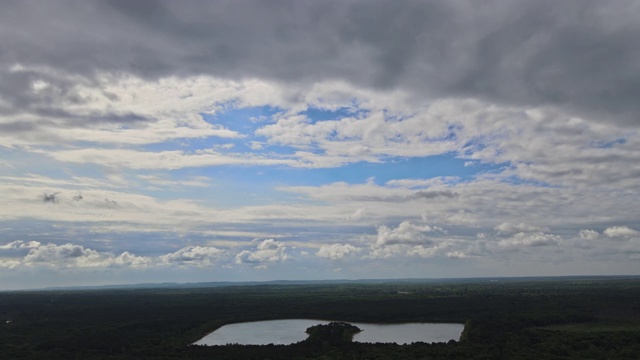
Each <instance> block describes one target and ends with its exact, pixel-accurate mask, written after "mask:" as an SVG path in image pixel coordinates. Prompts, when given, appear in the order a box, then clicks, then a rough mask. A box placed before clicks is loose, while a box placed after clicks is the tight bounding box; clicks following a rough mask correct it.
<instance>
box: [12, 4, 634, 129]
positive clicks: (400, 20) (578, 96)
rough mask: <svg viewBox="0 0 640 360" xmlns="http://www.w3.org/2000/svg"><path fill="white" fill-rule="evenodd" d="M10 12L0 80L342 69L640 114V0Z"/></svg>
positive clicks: (421, 89) (433, 92) (300, 73)
mask: <svg viewBox="0 0 640 360" xmlns="http://www.w3.org/2000/svg"><path fill="white" fill-rule="evenodd" d="M0 10H1V11H0V30H1V31H0V34H1V35H0V43H2V44H3V45H2V47H1V48H0V68H1V70H0V71H1V72H2V73H0V78H2V79H7V78H11V77H12V76H14V77H15V76H18V75H12V74H11V73H9V72H7V69H8V68H9V67H11V66H12V65H14V64H16V63H20V64H23V65H25V66H31V67H36V68H37V67H38V66H46V67H48V68H53V69H58V70H62V71H65V72H67V73H69V74H77V75H82V76H83V77H84V78H85V79H87V81H90V80H91V79H92V77H93V76H94V75H96V74H98V73H99V72H102V71H107V72H113V73H133V74H135V75H137V76H142V77H146V78H158V77H163V76H167V75H178V76H186V75H192V74H213V75H216V76H222V77H230V78H248V77H261V78H270V79H277V80H281V81H285V82H301V83H307V82H313V81H317V80H320V79H336V78H338V79H343V80H347V81H349V82H352V83H354V84H357V85H360V86H365V87H371V86H374V87H377V88H404V89H407V90H409V91H412V92H414V93H415V94H419V96H424V97H425V98H427V99H433V98H434V97H440V96H461V97H476V98H481V99H485V100H489V101H493V102H499V103H504V104H518V105H557V106H559V107H561V108H564V109H567V110H570V111H572V112H575V113H577V114H579V115H585V116H589V117H592V118H594V119H601V120H603V121H616V122H618V123H620V124H625V125H638V124H639V120H638V119H640V116H638V114H640V102H638V101H637V99H638V97H639V96H640V61H638V59H640V43H639V42H638V41H637V39H638V38H640V22H638V21H637V19H639V18H640V5H639V4H638V2H637V1H631V0H620V1H615V2H604V1H597V0H570V1H561V2H559V1H551V0H537V1H526V0H522V1H513V0H509V1H507V0H494V1H483V2H478V1H472V0H466V1H456V0H440V1H402V2H399V1H345V0H335V1H275V0H274V1H231V0H229V1H216V2H202V1H179V2H178V1H109V2H102V1H101V2H99V1H83V2H79V1H70V0H69V1H62V0H60V1H47V2H35V1H10V2H3V3H2V5H0ZM42 75H43V74H39V75H38V76H42ZM20 76H28V75H20ZM30 76H33V74H31V75H30ZM9 80H11V81H12V84H11V85H6V86H0V91H1V96H2V97H3V98H4V99H9V100H10V102H11V103H12V104H13V106H14V107H22V106H27V105H26V104H32V103H30V101H31V102H33V101H34V100H33V98H30V97H28V96H25V95H24V94H26V93H27V90H28V89H26V88H24V86H25V85H24V83H25V81H27V82H28V81H29V80H28V79H9ZM51 82H52V84H53V85H54V86H53V87H52V88H51V89H52V90H51V91H54V90H55V91H57V92H54V93H52V94H49V95H46V96H44V97H42V98H40V100H39V101H51V102H53V101H55V98H56V96H62V95H66V96H67V97H69V96H73V94H66V93H65V90H66V89H68V87H65V83H64V82H63V81H61V80H60V79H51ZM21 89H22V90H21ZM23 90H24V91H23ZM42 99H45V100H42ZM47 99H49V100H47ZM78 101H82V99H81V98H78ZM3 111H8V110H6V109H5V110H3Z"/></svg>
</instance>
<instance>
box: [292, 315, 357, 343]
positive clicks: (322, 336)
mask: <svg viewBox="0 0 640 360" xmlns="http://www.w3.org/2000/svg"><path fill="white" fill-rule="evenodd" d="M361 331H362V330H361V329H360V328H359V327H357V326H355V325H351V324H349V323H346V322H339V321H334V322H330V323H328V324H318V325H314V326H311V327H309V328H307V330H306V333H307V334H309V337H308V338H307V340H305V341H307V342H310V343H323V342H328V343H330V344H333V345H336V344H343V343H348V342H351V341H353V336H354V335H355V334H357V333H359V332H361Z"/></svg>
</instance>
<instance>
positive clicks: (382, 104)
mask: <svg viewBox="0 0 640 360" xmlns="http://www.w3.org/2000/svg"><path fill="white" fill-rule="evenodd" d="M639 19H640V2H638V1H625V0H614V1H606V2H605V1H599V0H563V1H557V0H552V1H551V0H535V1H533V0H527V1H522V0H487V1H482V2H479V1H474V0H466V1H465V0H460V1H459V0H442V1H429V0H425V1H395V0H387V1H377V0H371V1H352V0H335V1H332V0H321V1H305V0H299V1H284V0H271V1H262V0H260V1H259V0H255V1H249V0H247V1H235V0H227V1H224V0H220V1H215V2H213V1H190V0H187V1H128V0H127V1H91V0H90V1H80V0H69V1H67V0H52V1H30V0H27V1H22V0H20V1H3V2H2V3H0V197H1V199H2V200H1V205H0V290H7V289H29V288H41V287H49V286H74V285H103V284H130V283H148V282H153V283H159V282H183V283H184V282H201V281H246V280H251V281H255V280H258V281H262V280H276V279H290V280H293V279H295V280H305V279H308V280H318V279H365V278H443V277H488V276H491V277H493V276H556V275H557V276H561V275H640V218H639V214H640V201H639V200H640V136H639V135H640V134H639V132H640V131H639V129H640V101H639V99H640V42H638V39H639V38H640V21H638V20H639Z"/></svg>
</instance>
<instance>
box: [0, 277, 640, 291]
mask: <svg viewBox="0 0 640 360" xmlns="http://www.w3.org/2000/svg"><path fill="white" fill-rule="evenodd" d="M628 278H640V275H549V276H478V277H454V278H363V279H337V278H336V279H316V280H302V279H289V280H285V279H275V280H262V281H252V280H244V281H199V282H155V283H129V284H127V283H122V284H103V285H72V286H50V287H43V288H16V289H0V292H14V291H18V292H21V291H26V292H28V291H73V290H80V291H82V290H111V289H113V290H118V289H131V290H135V289H141V290H143V289H144V290H153V289H165V288H171V289H192V288H201V287H204V288H213V287H225V286H253V285H256V286H260V285H269V284H273V285H289V284H291V283H293V284H291V285H304V284H332V283H423V282H424V283H441V282H444V283H447V282H464V281H469V282H482V281H496V280H501V279H502V280H512V281H519V280H523V281H525V280H534V281H535V280H547V279H548V280H563V279H565V280H569V279H601V280H602V279H628ZM203 285H205V286H203Z"/></svg>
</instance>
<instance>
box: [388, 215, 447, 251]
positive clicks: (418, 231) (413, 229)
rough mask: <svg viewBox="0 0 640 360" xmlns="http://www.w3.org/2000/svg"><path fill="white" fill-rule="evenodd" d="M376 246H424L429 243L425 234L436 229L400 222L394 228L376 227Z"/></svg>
mask: <svg viewBox="0 0 640 360" xmlns="http://www.w3.org/2000/svg"><path fill="white" fill-rule="evenodd" d="M376 230H377V232H378V235H377V236H376V242H375V245H376V246H384V245H396V244H424V243H429V242H430V240H429V237H428V236H427V235H426V233H431V232H434V231H436V230H438V229H436V228H433V227H431V226H429V225H415V224H412V223H411V222H409V221H403V222H401V223H400V224H399V225H398V227H396V228H389V227H387V226H384V225H382V226H378V228H377V229H376Z"/></svg>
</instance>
